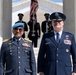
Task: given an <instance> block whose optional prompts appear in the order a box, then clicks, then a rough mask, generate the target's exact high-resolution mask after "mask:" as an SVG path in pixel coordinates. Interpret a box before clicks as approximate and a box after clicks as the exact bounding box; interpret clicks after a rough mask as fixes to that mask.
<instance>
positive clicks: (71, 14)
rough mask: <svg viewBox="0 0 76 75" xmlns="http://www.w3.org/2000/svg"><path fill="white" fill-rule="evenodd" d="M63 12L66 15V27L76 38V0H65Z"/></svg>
mask: <svg viewBox="0 0 76 75" xmlns="http://www.w3.org/2000/svg"><path fill="white" fill-rule="evenodd" d="M63 12H64V14H65V15H66V21H65V25H64V29H65V30H66V31H69V32H71V33H73V34H74V35H75V38H76V0H63Z"/></svg>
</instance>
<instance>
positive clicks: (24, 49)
mask: <svg viewBox="0 0 76 75" xmlns="http://www.w3.org/2000/svg"><path fill="white" fill-rule="evenodd" d="M4 73H5V75H36V63H35V57H34V52H33V48H32V43H31V42H29V41H28V40H24V39H23V38H22V39H21V40H20V41H19V44H17V41H15V39H14V38H12V39H10V40H8V41H6V42H3V44H2V47H1V57H0V75H3V74H4Z"/></svg>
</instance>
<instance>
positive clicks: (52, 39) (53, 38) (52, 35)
mask: <svg viewBox="0 0 76 75" xmlns="http://www.w3.org/2000/svg"><path fill="white" fill-rule="evenodd" d="M50 39H51V41H52V42H53V43H54V44H55V46H57V42H56V40H55V34H54V32H52V33H51V38H50Z"/></svg>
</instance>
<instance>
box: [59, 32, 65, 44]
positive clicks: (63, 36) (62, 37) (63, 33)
mask: <svg viewBox="0 0 76 75" xmlns="http://www.w3.org/2000/svg"><path fill="white" fill-rule="evenodd" d="M64 38H65V32H64V31H63V32H62V36H61V39H60V42H59V45H60V44H61V43H62V42H63V40H64Z"/></svg>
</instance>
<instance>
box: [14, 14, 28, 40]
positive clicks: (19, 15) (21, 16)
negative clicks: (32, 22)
mask: <svg viewBox="0 0 76 75" xmlns="http://www.w3.org/2000/svg"><path fill="white" fill-rule="evenodd" d="M23 16H24V14H22V13H19V14H18V18H19V21H17V22H15V23H24V31H28V26H27V24H26V22H25V21H23ZM22 37H23V38H25V32H24V34H23V35H22Z"/></svg>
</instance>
